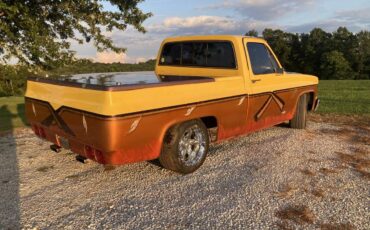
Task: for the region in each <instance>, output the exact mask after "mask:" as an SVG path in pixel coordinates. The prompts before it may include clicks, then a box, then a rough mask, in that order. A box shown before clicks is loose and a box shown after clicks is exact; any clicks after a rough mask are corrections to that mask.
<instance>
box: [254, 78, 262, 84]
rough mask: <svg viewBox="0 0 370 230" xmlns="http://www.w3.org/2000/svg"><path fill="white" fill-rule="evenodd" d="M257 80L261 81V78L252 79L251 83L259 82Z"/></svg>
mask: <svg viewBox="0 0 370 230" xmlns="http://www.w3.org/2000/svg"><path fill="white" fill-rule="evenodd" d="M259 81H261V79H253V80H252V83H256V82H259Z"/></svg>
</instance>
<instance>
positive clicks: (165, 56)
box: [160, 43, 181, 65]
mask: <svg viewBox="0 0 370 230" xmlns="http://www.w3.org/2000/svg"><path fill="white" fill-rule="evenodd" d="M160 62H161V64H162V65H180V64H181V43H167V44H165V45H164V47H163V51H162V56H161V60H160Z"/></svg>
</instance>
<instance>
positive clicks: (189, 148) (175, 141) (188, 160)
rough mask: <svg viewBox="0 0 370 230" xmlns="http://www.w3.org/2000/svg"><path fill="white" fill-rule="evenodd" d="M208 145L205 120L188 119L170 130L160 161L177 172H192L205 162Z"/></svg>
mask: <svg viewBox="0 0 370 230" xmlns="http://www.w3.org/2000/svg"><path fill="white" fill-rule="evenodd" d="M208 147H209V136H208V131H207V128H206V126H205V125H204V124H203V122H202V121H200V120H192V121H187V122H184V123H181V124H178V125H175V126H173V127H172V128H171V129H170V130H168V132H167V134H166V136H165V139H164V142H163V148H162V152H161V155H160V157H159V161H160V163H161V164H162V166H163V167H165V168H167V169H170V170H173V171H175V172H179V173H182V174H188V173H192V172H194V171H195V170H197V169H198V168H199V167H200V166H201V165H202V164H203V162H204V160H205V159H206V156H207V152H208Z"/></svg>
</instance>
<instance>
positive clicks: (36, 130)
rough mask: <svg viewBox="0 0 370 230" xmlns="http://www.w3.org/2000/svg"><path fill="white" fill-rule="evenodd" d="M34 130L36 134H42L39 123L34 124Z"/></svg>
mask: <svg viewBox="0 0 370 230" xmlns="http://www.w3.org/2000/svg"><path fill="white" fill-rule="evenodd" d="M33 131H34V132H35V134H36V135H37V136H40V131H39V127H37V125H34V126H33Z"/></svg>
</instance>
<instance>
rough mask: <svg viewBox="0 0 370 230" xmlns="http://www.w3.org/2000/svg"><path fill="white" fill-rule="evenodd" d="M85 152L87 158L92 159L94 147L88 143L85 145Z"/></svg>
mask: <svg viewBox="0 0 370 230" xmlns="http://www.w3.org/2000/svg"><path fill="white" fill-rule="evenodd" d="M85 154H86V157H87V158H89V159H94V149H93V148H91V147H90V146H88V145H85Z"/></svg>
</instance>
